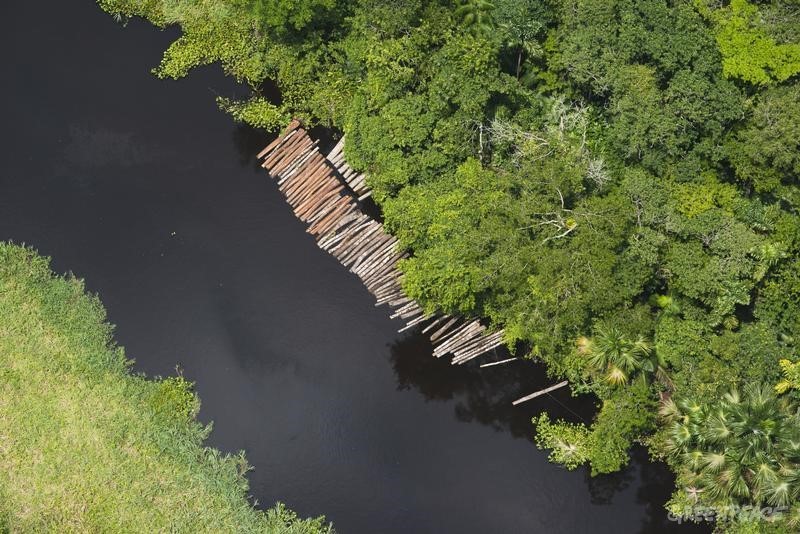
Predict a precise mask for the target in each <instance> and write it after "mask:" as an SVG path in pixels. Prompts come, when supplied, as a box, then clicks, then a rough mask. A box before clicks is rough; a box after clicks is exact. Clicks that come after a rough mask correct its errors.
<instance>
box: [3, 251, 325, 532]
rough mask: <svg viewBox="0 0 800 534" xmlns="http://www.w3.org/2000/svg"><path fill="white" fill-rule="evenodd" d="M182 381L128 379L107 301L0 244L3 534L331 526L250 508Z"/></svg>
mask: <svg viewBox="0 0 800 534" xmlns="http://www.w3.org/2000/svg"><path fill="white" fill-rule="evenodd" d="M199 406H200V402H199V399H198V398H197V396H196V394H195V393H194V392H193V391H192V387H191V384H190V383H189V382H187V381H186V380H184V379H183V378H182V377H174V378H167V379H159V380H151V379H147V378H146V377H144V376H141V375H136V374H133V373H131V372H130V360H128V359H127V358H126V356H125V354H124V351H123V350H122V348H120V347H117V346H116V345H115V343H114V341H113V337H112V327H111V326H110V325H109V324H108V323H107V322H106V314H105V310H104V308H103V306H102V304H101V303H100V301H99V300H98V299H97V298H96V297H93V296H90V295H87V294H86V292H85V289H84V285H83V283H82V282H81V281H80V280H76V279H74V278H72V277H57V276H55V275H53V274H52V272H51V271H50V267H49V261H48V260H47V259H46V258H42V257H40V256H38V255H37V254H36V253H35V252H34V251H32V250H30V249H27V248H23V247H20V246H16V245H12V244H7V243H0V532H5V531H11V532H41V531H55V532H87V531H89V532H148V533H150V532H192V533H194V532H279V533H292V534H294V533H302V534H315V533H317V532H328V530H329V526H328V525H326V524H325V521H324V519H323V518H318V519H313V520H301V519H299V518H297V516H296V515H295V514H294V513H293V512H291V511H289V510H287V509H286V508H285V507H283V506H282V505H281V504H278V505H276V507H274V508H272V509H270V510H267V511H266V512H264V511H260V510H257V509H255V508H254V507H253V506H252V504H251V502H250V501H249V500H248V498H247V495H248V493H247V492H248V485H247V479H246V478H245V477H244V473H245V472H246V471H247V469H248V467H247V463H246V460H245V458H244V456H243V455H242V454H239V455H235V456H230V455H225V454H222V453H221V452H220V451H218V450H216V449H213V448H209V447H205V446H203V441H204V439H205V438H206V437H207V435H208V433H209V432H210V427H204V426H203V425H201V424H200V423H198V421H197V420H196V415H197V412H198V409H199Z"/></svg>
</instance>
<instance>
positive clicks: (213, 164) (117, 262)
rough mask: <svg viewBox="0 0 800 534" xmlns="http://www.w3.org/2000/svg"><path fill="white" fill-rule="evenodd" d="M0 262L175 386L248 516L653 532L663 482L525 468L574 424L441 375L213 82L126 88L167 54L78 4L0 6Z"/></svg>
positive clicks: (153, 34) (146, 34) (638, 458)
mask: <svg viewBox="0 0 800 534" xmlns="http://www.w3.org/2000/svg"><path fill="white" fill-rule="evenodd" d="M3 10H4V12H5V13H6V15H5V16H4V20H5V21H6V23H5V28H4V32H3V34H2V36H0V42H2V46H3V50H4V52H5V53H4V57H5V58H6V62H5V67H4V75H3V82H2V86H0V101H1V102H2V106H3V118H4V121H3V129H2V133H0V136H2V144H0V147H2V148H0V150H2V159H0V239H2V240H13V241H15V242H17V243H22V242H24V243H26V244H29V245H32V246H33V247H35V248H36V249H38V250H39V251H40V252H41V253H42V254H45V255H48V256H52V257H53V266H54V269H55V270H56V271H58V272H65V271H68V270H69V271H72V272H74V273H75V274H76V275H77V276H79V277H81V278H85V279H86V281H87V287H88V289H89V290H90V291H92V292H96V293H98V294H99V295H100V296H101V298H102V300H103V302H104V303H105V305H106V307H107V308H108V311H109V318H110V321H111V322H112V323H114V324H116V325H118V326H117V329H116V337H117V339H118V341H119V343H120V344H121V345H123V346H124V347H125V348H126V350H127V353H128V355H129V356H130V357H131V358H134V359H135V361H136V363H135V366H134V369H135V370H136V371H139V372H144V373H147V374H149V375H161V376H166V375H172V374H174V373H175V370H176V366H177V367H179V368H180V369H181V372H183V374H184V375H185V376H186V377H187V378H188V379H190V380H192V381H194V382H195V383H196V387H197V391H198V393H199V395H200V397H201V399H202V401H203V404H202V409H201V412H200V418H201V420H203V421H205V422H208V421H213V422H214V426H213V428H214V430H213V432H212V433H211V437H210V440H209V442H210V444H211V445H213V446H216V447H219V448H220V449H222V450H224V451H229V452H235V451H238V450H244V451H246V454H247V457H248V459H249V461H250V463H251V464H252V465H253V470H252V471H251V472H250V473H249V479H250V483H251V493H252V495H253V497H254V498H255V499H257V500H258V502H259V503H261V504H262V505H264V506H271V505H272V504H273V503H274V502H275V501H276V500H279V499H280V500H282V501H284V502H286V503H287V504H288V505H289V506H290V507H291V508H293V509H294V510H296V511H297V512H299V513H300V514H301V515H318V514H326V515H327V516H328V517H329V518H330V519H331V520H333V522H334V523H335V525H336V526H337V527H338V529H339V530H340V531H341V532H342V533H351V532H353V533H361V532H365V533H366V532H386V533H409V532H414V533H428V532H430V533H434V532H436V533H441V532H454V533H455V532H458V533H473V532H474V533H494V532H498V533H517V532H569V533H577V532H661V531H668V530H674V531H678V532H689V531H692V530H694V529H692V528H689V527H686V526H683V527H680V528H678V526H677V525H676V524H675V523H671V522H669V521H668V520H667V518H666V514H665V512H664V511H663V509H662V503H663V502H664V501H665V500H666V499H667V498H668V496H669V493H670V489H671V484H672V480H671V477H670V474H669V472H668V471H667V470H666V469H665V468H664V466H662V465H658V464H652V463H650V462H648V461H647V459H646V455H645V454H644V452H643V451H641V450H637V451H636V453H635V455H634V459H633V461H632V463H631V465H630V466H629V467H628V468H627V469H625V470H624V471H623V472H622V473H620V474H618V475H614V476H608V477H600V478H595V479H592V478H590V477H589V476H588V474H587V472H586V471H584V470H578V471H575V472H568V471H566V470H564V469H562V468H560V467H558V466H555V465H552V464H550V463H548V461H547V455H546V453H544V452H541V451H539V450H537V449H536V447H535V446H534V444H533V442H532V438H531V433H532V432H531V431H532V429H531V426H530V418H531V417H532V416H533V415H535V414H537V413H538V412H539V411H541V410H543V409H547V410H550V411H551V412H553V413H555V414H557V415H563V416H566V417H571V418H573V419H577V418H578V417H584V418H585V417H589V414H590V409H591V406H589V405H587V402H586V401H577V400H575V399H571V398H570V397H569V394H568V393H566V392H564V391H561V392H559V393H558V394H556V395H554V396H553V397H544V398H540V399H537V400H535V401H533V402H530V403H528V404H527V405H524V406H521V407H519V408H512V407H511V406H510V401H511V400H512V399H514V398H516V397H518V396H521V395H524V394H527V393H530V392H531V391H534V390H535V389H538V388H540V387H543V386H545V385H547V384H549V383H550V381H549V380H548V379H547V378H546V377H545V376H544V373H543V370H542V369H541V367H538V366H536V365H533V364H530V363H527V362H515V363H513V364H510V365H508V366H499V367H493V368H488V369H479V368H478V367H477V365H470V366H468V367H458V368H454V367H452V366H450V365H449V364H448V363H447V362H444V361H437V360H435V359H434V358H432V357H431V353H430V351H431V347H430V344H429V343H428V342H427V341H426V340H425V338H424V337H422V336H420V335H418V334H415V333H410V334H398V333H397V329H398V328H399V327H400V326H401V325H402V324H401V323H399V322H396V321H391V320H389V319H388V317H387V315H388V314H387V310H386V308H375V307H374V306H373V301H372V299H371V297H370V295H369V294H368V293H367V291H366V290H365V289H363V288H362V287H361V285H360V284H359V282H358V280H357V279H356V278H355V277H354V276H352V275H350V274H348V273H347V272H346V270H345V269H343V268H342V267H341V266H339V265H338V264H337V262H336V261H335V260H334V259H333V258H332V257H330V256H328V255H327V254H325V253H324V252H322V251H320V250H319V249H318V248H317V247H316V246H315V244H314V241H313V240H312V238H311V237H310V236H308V235H307V234H305V233H304V229H303V225H302V224H301V223H300V222H298V221H297V220H296V219H295V218H294V217H293V216H292V214H291V212H290V210H289V208H288V206H287V205H286V204H285V203H284V201H283V200H282V198H281V196H280V194H279V193H278V191H277V188H276V186H275V184H273V183H271V181H270V180H269V179H268V178H267V177H266V175H265V174H264V173H263V171H261V170H260V169H259V168H258V167H257V166H256V162H255V160H254V155H255V153H256V152H257V151H258V149H259V148H261V147H262V146H263V145H265V144H266V143H267V141H268V140H269V136H268V135H266V134H265V133H263V132H258V131H254V130H252V129H249V128H246V127H243V126H238V125H236V124H234V123H233V122H232V121H231V119H230V118H229V117H227V116H226V115H224V114H222V113H221V112H219V111H218V110H217V109H216V106H215V104H214V96H215V95H217V94H220V95H226V96H235V95H239V96H242V95H244V94H245V93H246V91H245V90H244V89H243V88H242V87H241V86H238V85H236V84H235V83H234V82H232V81H231V80H229V79H226V78H225V77H224V76H223V75H222V73H221V71H220V69H219V68H218V67H208V68H202V69H199V70H198V71H196V72H194V73H193V74H192V75H191V76H190V77H189V78H188V79H186V80H182V81H179V82H173V81H161V80H158V79H156V78H155V77H153V76H152V75H151V74H150V73H149V71H150V69H151V68H152V67H153V66H154V65H156V64H157V63H158V60H159V58H160V55H161V52H162V51H163V49H164V48H165V47H166V46H167V45H168V43H169V42H170V41H171V40H172V39H174V38H175V37H176V35H177V33H176V32H175V31H172V30H171V31H166V32H161V31H158V30H156V29H154V28H152V27H150V26H149V25H147V24H146V23H143V22H141V21H132V22H131V23H130V24H128V25H127V27H125V28H123V27H122V26H121V25H119V24H117V23H115V22H114V21H113V20H112V19H111V18H110V17H109V16H107V15H105V14H104V13H103V12H101V10H100V9H99V8H98V7H96V5H95V4H94V2H92V1H90V0H80V1H76V2H63V1H62V2H59V1H55V0H51V1H45V2H9V3H8V4H7V5H6V7H5V8H3Z"/></svg>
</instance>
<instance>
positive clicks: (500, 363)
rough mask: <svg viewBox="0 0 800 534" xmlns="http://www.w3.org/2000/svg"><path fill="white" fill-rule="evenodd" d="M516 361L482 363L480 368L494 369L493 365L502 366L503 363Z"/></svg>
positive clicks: (509, 359) (508, 359)
mask: <svg viewBox="0 0 800 534" xmlns="http://www.w3.org/2000/svg"><path fill="white" fill-rule="evenodd" d="M516 360H519V358H506V359H505V360H500V361H499V362H491V363H483V364H481V368H483V367H494V366H495V365H503V364H504V363H508V362H513V361H516Z"/></svg>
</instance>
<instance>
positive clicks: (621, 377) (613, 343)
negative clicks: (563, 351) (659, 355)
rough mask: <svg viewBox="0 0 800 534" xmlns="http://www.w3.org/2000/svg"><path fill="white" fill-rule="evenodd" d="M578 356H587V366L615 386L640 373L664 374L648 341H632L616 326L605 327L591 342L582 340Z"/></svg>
mask: <svg viewBox="0 0 800 534" xmlns="http://www.w3.org/2000/svg"><path fill="white" fill-rule="evenodd" d="M578 352H579V353H581V354H583V355H585V356H586V361H587V364H588V365H589V366H590V367H591V368H592V369H593V370H594V371H595V372H598V373H600V374H601V375H603V378H604V380H606V381H607V382H608V383H609V384H611V385H614V386H618V385H621V384H625V383H626V382H628V380H629V379H630V377H631V375H632V374H633V373H634V372H636V371H644V372H646V373H655V372H656V371H657V370H660V371H661V372H662V373H663V372H664V369H663V367H662V366H661V365H659V363H658V361H657V359H656V357H655V355H654V351H653V348H652V346H651V345H650V343H649V342H647V341H646V340H645V339H644V337H642V336H639V337H637V338H636V339H635V340H631V339H629V338H628V337H627V336H626V335H625V334H624V333H623V332H622V331H621V330H620V329H619V328H617V327H615V326H608V325H602V326H600V327H598V328H597V329H596V331H595V335H594V337H592V338H591V339H588V338H580V339H579V340H578Z"/></svg>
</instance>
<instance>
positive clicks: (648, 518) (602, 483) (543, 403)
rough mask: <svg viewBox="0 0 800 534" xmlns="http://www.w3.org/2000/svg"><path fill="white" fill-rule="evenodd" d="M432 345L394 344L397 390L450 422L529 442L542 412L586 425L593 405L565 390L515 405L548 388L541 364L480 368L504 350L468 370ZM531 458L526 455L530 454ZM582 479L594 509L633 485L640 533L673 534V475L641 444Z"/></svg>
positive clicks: (686, 528)
mask: <svg viewBox="0 0 800 534" xmlns="http://www.w3.org/2000/svg"><path fill="white" fill-rule="evenodd" d="M432 351H433V347H432V345H431V342H430V340H429V339H428V338H427V336H426V335H425V334H422V333H421V332H420V331H419V330H417V331H416V332H415V333H413V334H411V335H408V336H406V337H405V338H402V339H400V340H398V341H396V342H395V343H393V344H392V345H391V355H390V359H391V364H392V367H393V369H394V372H395V375H396V378H397V388H398V390H401V391H411V390H413V391H416V392H418V393H419V394H421V395H422V396H423V397H424V398H425V399H426V400H427V401H433V402H454V403H455V407H454V416H455V418H456V419H457V420H458V421H461V422H464V423H480V424H482V425H486V426H489V427H491V428H493V429H494V430H495V431H497V432H508V433H510V434H511V435H512V436H513V437H514V438H521V439H524V440H526V441H529V442H531V446H532V447H533V446H534V445H533V441H534V438H533V436H534V429H533V426H532V424H531V418H533V417H535V416H536V415H538V414H539V413H541V412H543V411H546V412H548V413H549V414H550V416H551V417H552V418H562V419H565V420H568V421H573V422H577V421H583V422H586V423H588V422H590V421H591V419H592V417H593V414H594V412H595V409H596V408H595V401H594V400H593V399H592V398H590V397H589V396H582V397H577V398H576V397H572V396H571V395H570V393H569V392H568V391H567V390H566V389H562V390H558V391H555V392H553V393H549V394H546V395H544V396H542V397H539V398H537V399H535V400H532V401H529V402H528V403H525V404H522V405H518V406H513V405H512V404H511V403H512V401H514V400H516V399H517V398H519V397H521V396H523V395H526V394H528V393H531V392H533V391H536V390H539V389H541V388H544V387H547V386H549V385H551V384H552V383H553V380H552V379H551V378H548V377H547V375H546V372H545V367H544V365H542V364H536V363H533V362H530V361H525V360H517V361H514V362H510V363H508V364H502V365H498V366H492V367H486V368H481V367H480V364H481V363H487V362H490V361H499V360H502V359H505V358H508V357H510V355H509V353H508V351H507V350H506V349H504V348H501V349H498V350H497V351H496V352H495V353H494V354H491V353H490V354H487V355H485V356H483V357H482V358H479V359H476V360H475V361H472V362H469V363H467V364H465V365H457V366H456V365H452V364H451V363H450V360H449V359H444V358H443V359H437V358H434V357H432V356H431V354H432ZM533 453H534V452H533V451H531V454H533ZM581 472H582V473H583V476H584V479H585V483H586V487H587V488H588V490H589V495H590V500H591V502H592V504H594V505H600V506H610V505H613V504H614V500H615V498H617V496H618V495H620V494H622V493H625V492H626V491H628V490H629V489H630V488H631V487H637V490H636V495H635V500H636V502H637V503H639V504H640V505H641V506H643V507H644V509H645V514H644V517H643V518H642V527H641V529H640V530H639V532H642V533H652V532H667V531H670V532H672V531H674V530H675V527H676V526H677V525H676V524H675V523H674V522H670V521H669V519H668V517H667V513H666V511H665V510H664V507H663V504H664V503H666V502H667V500H669V498H670V492H671V488H672V487H673V485H674V477H673V475H672V473H671V472H670V470H669V469H668V467H667V466H666V465H665V464H664V463H662V462H652V461H650V459H649V458H648V455H647V451H646V449H645V448H644V447H643V446H640V445H637V446H635V447H634V448H633V449H632V450H631V461H630V464H629V465H628V466H627V467H625V468H624V469H622V470H621V471H619V472H617V473H613V474H610V475H599V476H591V475H590V473H589V470H588V469H582V470H581V471H578V472H575V473H574V476H581V474H580V473H581ZM679 530H680V532H686V533H692V532H709V530H710V529H709V528H708V526H700V525H694V524H689V525H682V526H681V527H680V529H679Z"/></svg>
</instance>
